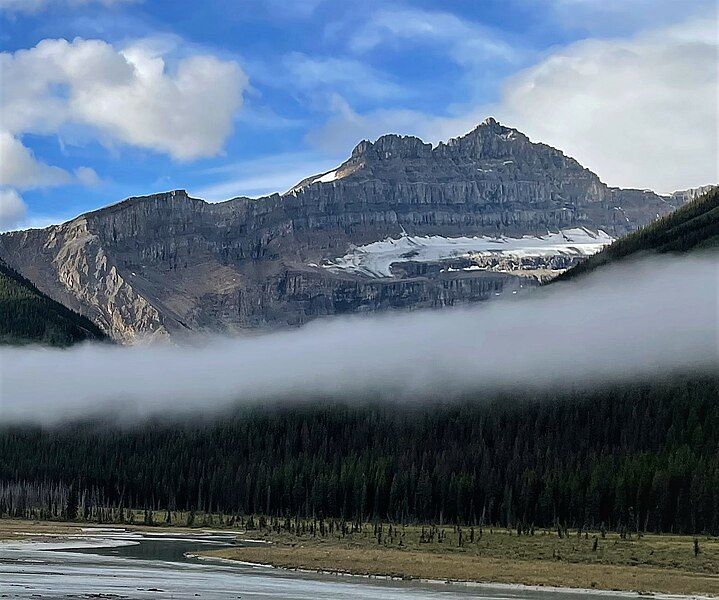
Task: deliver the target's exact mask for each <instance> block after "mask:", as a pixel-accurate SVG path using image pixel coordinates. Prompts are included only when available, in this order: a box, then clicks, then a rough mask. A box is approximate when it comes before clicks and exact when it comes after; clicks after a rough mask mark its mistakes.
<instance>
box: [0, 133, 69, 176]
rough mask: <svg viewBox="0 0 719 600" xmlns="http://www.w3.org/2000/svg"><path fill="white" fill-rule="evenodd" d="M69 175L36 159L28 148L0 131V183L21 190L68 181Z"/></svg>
mask: <svg viewBox="0 0 719 600" xmlns="http://www.w3.org/2000/svg"><path fill="white" fill-rule="evenodd" d="M71 180H72V177H71V175H70V174H69V173H68V172H67V171H65V170H64V169H61V168H59V167H52V166H50V165H47V164H45V163H43V162H41V161H38V160H37V159H36V158H35V156H34V155H33V153H32V151H31V150H30V149H29V148H26V147H25V146H23V144H22V142H21V141H20V140H18V139H17V138H14V137H13V136H12V135H10V134H9V133H7V132H6V131H0V185H3V186H12V187H16V188H20V189H23V190H26V189H31V188H39V187H47V186H53V185H62V184H65V183H70V181H71Z"/></svg>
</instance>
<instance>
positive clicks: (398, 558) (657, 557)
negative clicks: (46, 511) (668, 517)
mask: <svg viewBox="0 0 719 600" xmlns="http://www.w3.org/2000/svg"><path fill="white" fill-rule="evenodd" d="M428 531H429V528H424V535H423V528H422V527H416V526H408V527H397V528H393V529H392V533H391V534H390V531H389V528H388V526H387V525H384V526H383V534H382V535H381V536H379V541H378V536H377V534H376V530H375V527H374V526H372V525H370V524H366V525H365V526H364V527H363V530H362V531H359V532H354V533H351V534H345V535H344V537H343V535H342V532H341V531H337V530H335V531H334V532H332V533H327V532H326V534H325V536H321V535H313V534H311V533H306V534H305V535H299V536H298V535H294V534H288V533H286V532H276V531H262V530H256V531H253V532H252V534H253V535H252V536H251V537H253V538H256V539H265V540H267V541H271V542H273V543H272V544H271V545H268V546H263V547H257V546H255V547H241V548H230V549H223V550H219V551H213V552H207V553H205V555H206V556H214V557H222V558H225V559H232V560H239V561H247V562H255V563H263V564H271V565H274V566H277V567H282V568H288V569H305V570H311V571H338V572H343V573H352V574H356V575H378V576H393V577H401V578H411V579H437V580H451V581H476V582H492V583H519V584H525V585H542V586H560V587H579V588H596V589H604V590H636V591H641V592H662V593H671V594H703V595H712V596H718V597H719V540H718V539H716V538H698V543H699V554H698V555H696V556H695V554H694V538H692V537H687V536H669V535H661V536H659V535H643V536H641V537H637V536H636V535H635V536H632V537H631V538H629V537H628V536H626V537H621V536H620V535H619V534H616V533H607V534H605V537H602V534H601V533H599V532H597V533H596V534H594V533H590V532H583V533H582V534H579V533H578V532H576V531H573V532H572V531H570V532H569V535H568V536H567V535H564V536H563V537H562V538H560V537H559V535H558V533H557V532H556V531H545V530H538V531H535V534H534V535H517V533H516V532H515V531H513V532H508V531H505V530H501V531H497V530H487V529H485V530H484V531H483V532H482V535H481V537H480V535H479V530H478V529H475V531H474V535H473V536H472V534H471V531H470V529H468V528H462V529H461V533H460V530H459V529H455V528H453V527H444V528H439V529H438V531H442V532H443V533H442V538H443V539H442V541H441V542H440V541H439V540H438V535H435V536H434V537H433V539H431V540H428V539H427V538H428ZM460 536H461V542H460ZM595 538H596V549H595Z"/></svg>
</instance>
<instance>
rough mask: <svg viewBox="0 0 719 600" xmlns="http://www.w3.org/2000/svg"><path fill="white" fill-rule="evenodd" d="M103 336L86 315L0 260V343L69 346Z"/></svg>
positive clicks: (102, 337)
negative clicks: (68, 305) (63, 303)
mask: <svg viewBox="0 0 719 600" xmlns="http://www.w3.org/2000/svg"><path fill="white" fill-rule="evenodd" d="M104 338H105V335H104V334H103V333H102V331H100V329H99V328H98V327H97V326H96V325H95V324H94V323H92V322H91V321H90V320H89V319H86V318H85V317H83V316H82V315H79V314H77V313H76V312H73V311H72V310H70V309H69V308H67V307H65V306H63V305H62V304H60V303H59V302H55V301H54V300H52V299H51V298H49V297H47V296H46V295H45V294H43V293H42V292H40V291H39V290H38V289H37V288H36V287H35V286H34V285H33V284H32V283H30V282H29V281H28V280H27V279H25V278H24V277H22V276H21V275H19V274H18V273H16V272H15V271H13V270H12V269H11V268H10V267H8V266H7V265H6V264H5V263H4V262H3V261H2V260H0V344H27V343H38V344H46V345H50V346H69V345H70V344H74V343H76V342H80V341H83V340H87V339H92V340H98V339H104Z"/></svg>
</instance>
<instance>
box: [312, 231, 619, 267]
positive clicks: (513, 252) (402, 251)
mask: <svg viewBox="0 0 719 600" xmlns="http://www.w3.org/2000/svg"><path fill="white" fill-rule="evenodd" d="M613 241H614V238H612V237H611V236H610V235H609V234H608V233H606V232H604V231H602V230H599V231H590V230H589V229H585V228H583V227H577V228H573V229H564V230H562V231H556V232H547V234H546V235H541V236H534V235H525V236H523V237H520V238H513V237H505V236H500V237H489V236H477V237H456V238H450V237H443V236H438V235H431V236H412V235H407V234H406V233H403V234H402V235H401V236H400V237H399V238H387V239H384V240H381V241H378V242H372V243H371V244H366V245H364V246H357V247H353V248H351V249H350V251H349V252H348V253H347V254H345V255H344V256H342V257H340V258H337V259H335V260H332V261H328V262H325V264H323V265H322V266H323V267H324V268H326V269H329V270H331V271H336V272H345V273H355V274H359V275H365V276H368V277H392V269H391V266H392V264H393V263H401V262H408V261H419V262H436V261H440V260H445V259H449V258H466V257H470V256H472V255H479V256H490V255H498V256H507V257H513V258H529V257H538V258H540V257H552V256H561V255H565V256H590V255H592V254H595V253H597V252H599V251H600V250H601V249H602V248H604V247H605V246H607V245H609V244H611V243H612V242H613Z"/></svg>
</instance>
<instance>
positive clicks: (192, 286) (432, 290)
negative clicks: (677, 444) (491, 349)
mask: <svg viewBox="0 0 719 600" xmlns="http://www.w3.org/2000/svg"><path fill="white" fill-rule="evenodd" d="M671 202H672V200H671V199H668V198H663V197H661V196H658V195H657V194H654V193H652V192H646V191H639V190H619V189H615V188H609V187H607V186H606V185H605V184H603V183H602V182H601V181H600V179H599V178H598V177H597V176H596V175H595V174H594V173H592V172H591V171H589V170H588V169H585V168H584V167H582V166H581V165H580V164H579V163H578V162H577V161H575V160H574V159H572V158H570V157H567V156H565V155H564V154H563V153H562V152H561V151H559V150H557V149H555V148H551V147H550V146H547V145H544V144H538V143H534V142H532V141H530V140H529V138H527V136H525V135H524V134H522V133H521V132H519V131H517V130H516V129H512V128H509V127H505V126H503V125H500V124H499V123H497V122H496V121H495V120H494V119H487V120H486V121H485V122H484V123H482V124H480V125H479V126H478V127H477V128H475V129H474V130H473V131H471V132H470V133H468V134H467V135H465V136H462V137H459V138H456V139H452V140H449V141H448V142H446V143H440V144H438V145H437V146H435V147H432V146H431V145H430V144H426V143H424V142H423V141H422V140H420V139H418V138H416V137H411V136H398V135H385V136H382V137H380V138H379V139H378V140H377V141H375V142H369V141H363V142H361V143H360V144H358V145H357V146H356V148H355V149H354V150H353V152H352V154H351V156H350V158H349V159H348V160H347V161H346V162H344V163H343V164H342V165H340V166H338V167H337V168H336V169H334V170H333V171H330V172H329V173H324V174H319V175H315V176H313V177H309V178H307V179H305V180H303V181H301V182H300V183H299V184H298V185H296V186H295V187H293V188H292V189H291V190H289V191H288V192H287V193H285V194H282V195H280V194H273V195H270V196H267V197H264V198H259V199H250V198H242V197H240V198H233V199H231V200H228V201H226V202H222V203H219V204H209V203H207V202H204V201H203V200H200V199H196V198H191V197H190V196H188V195H187V193H186V192H185V191H184V190H176V191H173V192H167V193H162V194H155V195H151V196H145V197H135V198H130V199H128V200H125V201H123V202H120V203H119V204H115V205H112V206H109V207H107V208H104V209H101V210H98V211H94V212H91V213H87V214H85V215H82V216H80V217H78V218H76V219H74V220H72V221H69V222H67V223H64V224H62V225H57V226H53V227H49V228H47V229H42V230H29V231H22V232H13V233H8V234H4V235H2V236H0V256H2V257H3V258H4V259H5V260H6V261H7V262H8V264H10V266H12V267H13V268H14V269H16V270H17V271H19V272H21V273H22V274H23V275H24V276H25V277H27V278H28V279H30V280H31V281H32V282H33V283H35V285H36V286H37V287H38V288H39V289H40V290H41V291H43V292H44V293H46V294H48V295H49V296H51V297H52V298H54V299H56V300H58V301H60V302H62V303H63V304H65V305H66V306H69V307H70V308H72V309H73V310H76V311H78V312H81V313H82V314H84V315H86V316H88V317H89V318H90V319H92V320H93V321H94V322H95V323H97V324H98V325H99V326H100V327H101V328H102V329H103V330H104V331H106V332H108V333H109V334H110V335H112V336H113V337H114V338H115V339H118V340H121V341H123V342H133V341H135V340H136V339H138V338H139V337H143V336H167V335H178V334H182V333H183V332H187V331H198V330H200V331H211V332H217V331H222V332H236V331H241V330H243V329H246V328H257V327H276V326H287V325H297V324H301V323H304V322H306V321H307V320H309V319H313V318H316V317H320V316H323V315H333V314H341V313H347V312H357V311H372V310H382V309H389V308H418V307H441V306H447V305H453V304H457V303H461V302H470V301H476V300H484V299H487V298H491V297H494V296H496V295H498V294H501V293H505V292H508V291H509V292H512V291H516V290H517V289H518V288H519V287H523V286H526V285H536V284H537V283H538V281H539V279H540V278H541V277H543V276H545V275H546V274H545V271H550V272H553V271H556V270H557V269H566V268H567V267H568V266H571V264H573V263H574V262H576V261H577V260H579V259H580V258H581V257H582V256H584V255H585V254H586V253H589V252H590V245H593V246H595V247H593V248H591V252H595V251H596V250H598V249H599V248H600V247H601V245H603V244H604V243H606V242H603V241H602V244H598V243H597V242H598V240H604V239H607V240H609V241H610V240H611V239H612V238H616V237H619V236H620V235H623V234H625V233H627V232H629V231H633V230H634V229H636V228H637V227H640V226H642V225H645V224H647V223H649V222H650V221H651V220H653V219H654V218H656V217H657V216H659V215H662V214H666V213H668V212H670V211H671V210H673V208H674V207H675V206H674V205H673V204H672V203H671ZM600 230H601V232H604V233H600ZM549 231H552V232H554V234H555V235H557V236H558V237H559V238H561V243H560V244H559V245H557V244H553V245H551V247H552V250H551V252H547V251H546V248H545V247H546V246H547V245H548V241H547V240H546V239H544V238H545V237H546V236H547V233H548V232H549ZM564 232H573V233H569V234H567V233H564ZM405 236H406V237H407V239H402V238H403V237H405ZM460 236H462V237H465V238H469V240H470V241H469V245H467V244H465V245H464V246H463V248H462V252H461V253H458V252H457V251H456V248H454V247H453V245H454V244H455V242H456V240H457V238H458V237H460ZM523 236H532V238H536V239H537V243H534V242H532V240H529V241H527V240H522V239H521V238H523ZM388 238H389V240H390V241H389V245H390V246H392V247H393V248H395V249H396V247H397V245H398V243H400V240H401V244H408V245H409V246H412V245H413V244H415V245H416V244H418V245H420V246H422V247H426V246H427V245H428V244H433V243H434V242H438V244H435V246H437V245H439V246H442V247H443V248H445V251H443V253H440V255H434V256H433V257H432V259H431V260H426V259H425V258H422V257H421V256H419V254H421V253H415V251H414V249H413V248H412V247H410V248H409V249H408V250H407V252H402V253H401V254H400V255H399V256H397V257H395V258H394V259H393V262H392V263H391V264H389V265H388V266H387V267H386V268H383V270H382V271H381V272H374V273H369V272H361V271H357V270H354V271H353V270H352V269H347V268H342V266H343V265H346V264H348V261H349V262H351V261H352V260H353V259H352V253H353V252H354V253H356V252H364V253H366V252H367V249H368V248H369V249H370V250H372V249H377V248H378V246H376V245H375V244H376V243H377V242H383V241H386V240H387V239H388ZM475 238H476V243H475V241H473V240H474V239H475ZM579 238H581V239H583V240H586V241H587V242H589V241H591V242H592V244H590V245H587V244H584V245H582V244H580V243H579V242H578V241H577V240H578V239H579ZM518 240H519V241H518ZM520 242H521V243H520ZM530 242H532V243H530ZM520 246H521V247H522V248H523V250H522V252H520V253H517V252H503V251H505V250H508V249H510V248H517V247H520ZM526 246H530V247H532V248H533V250H532V251H530V252H527V251H525V250H526V248H525V247H526ZM580 246H581V247H580ZM382 247H383V246H381V245H380V246H379V248H380V249H381V248H382ZM494 247H496V251H495V250H494V249H493V248H494ZM537 248H543V250H542V251H541V252H540V251H537V250H536V249H537ZM348 256H349V257H350V258H348V259H347V260H345V258H346V257H348ZM527 270H534V271H536V273H537V277H533V276H527V275H528V273H527V272H526V271H527Z"/></svg>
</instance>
